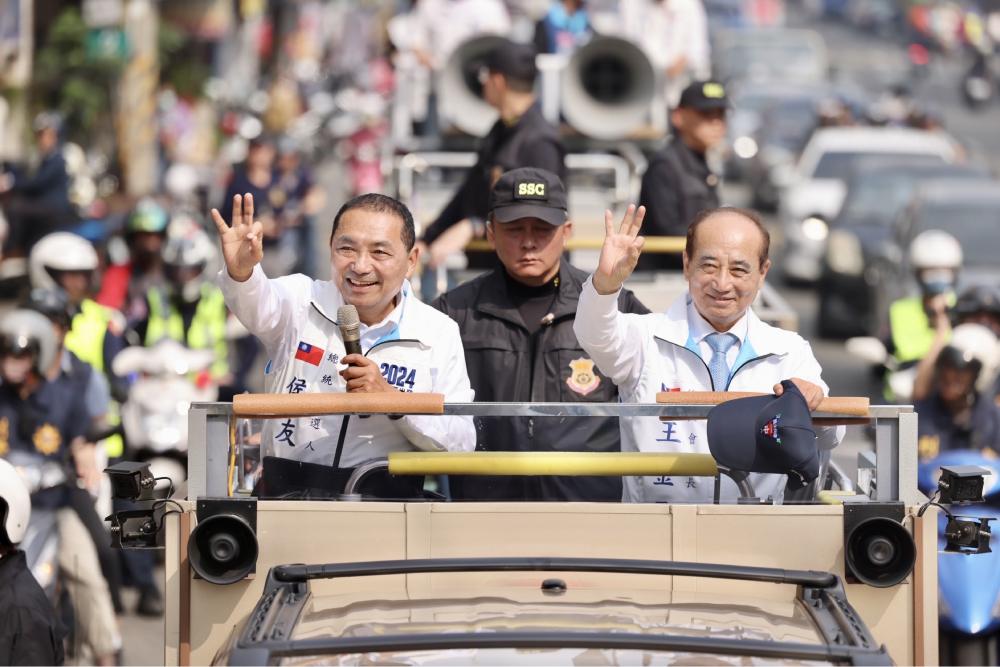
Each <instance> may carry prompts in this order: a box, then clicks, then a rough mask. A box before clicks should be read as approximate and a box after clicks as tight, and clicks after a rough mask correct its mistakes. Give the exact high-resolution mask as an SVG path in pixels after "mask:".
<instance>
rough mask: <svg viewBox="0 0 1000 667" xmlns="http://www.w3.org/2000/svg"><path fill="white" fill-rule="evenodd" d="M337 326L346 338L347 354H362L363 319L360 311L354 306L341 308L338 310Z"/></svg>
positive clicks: (345, 348)
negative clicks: (359, 313)
mask: <svg viewBox="0 0 1000 667" xmlns="http://www.w3.org/2000/svg"><path fill="white" fill-rule="evenodd" d="M337 326H338V327H340V333H341V335H343V337H344V351H345V353H346V354H361V319H360V318H359V317H358V309H357V308H355V307H354V306H350V305H347V306H341V307H340V308H338V309H337Z"/></svg>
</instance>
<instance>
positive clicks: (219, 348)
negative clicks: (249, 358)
mask: <svg viewBox="0 0 1000 667" xmlns="http://www.w3.org/2000/svg"><path fill="white" fill-rule="evenodd" d="M146 299H147V301H148V302H149V321H148V324H147V325H146V340H145V341H143V342H144V344H145V345H146V347H152V346H153V345H156V343H157V342H159V341H160V340H163V339H164V338H172V339H173V340H175V341H177V342H178V343H185V336H184V318H183V317H181V314H180V312H179V311H178V310H177V308H175V307H174V305H173V304H172V303H170V301H169V300H168V299H167V298H166V297H165V296H164V295H163V293H162V292H161V291H160V290H159V289H158V288H156V287H151V288H150V289H149V291H148V292H147V293H146ZM226 312H227V311H226V300H225V298H224V297H223V296H222V290H220V289H219V288H218V287H216V286H215V285H213V284H211V283H208V282H206V283H204V284H202V286H201V299H199V300H198V307H197V308H196V309H195V312H194V318H193V319H192V320H191V327H190V328H189V329H188V332H187V337H186V345H187V346H188V347H189V348H191V349H192V350H204V349H211V350H213V351H214V352H215V363H213V364H212V367H211V368H210V369H209V371H210V372H211V374H212V377H213V378H219V377H222V376H223V375H225V374H226V373H228V372H229V344H228V342H227V341H226Z"/></svg>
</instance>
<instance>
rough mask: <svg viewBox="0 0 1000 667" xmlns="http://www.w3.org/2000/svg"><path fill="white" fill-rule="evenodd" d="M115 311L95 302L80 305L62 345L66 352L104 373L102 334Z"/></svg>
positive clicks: (104, 332)
mask: <svg viewBox="0 0 1000 667" xmlns="http://www.w3.org/2000/svg"><path fill="white" fill-rule="evenodd" d="M115 316H116V314H115V311H114V310H112V309H111V308H108V307H107V306H102V305H101V304H99V303H97V302H96V301H92V300H90V299H85V300H84V301H83V303H81V304H80V312H79V313H77V314H76V316H75V317H74V318H73V323H72V325H71V328H70V332H69V333H68V334H66V341H65V342H64V343H63V344H64V345H65V347H66V349H67V350H69V351H70V352H72V353H73V354H75V355H76V356H78V357H80V359H81V360H82V361H86V362H87V363H88V364H90V365H91V366H93V367H94V370H97V371H100V372H102V373H103V372H104V371H105V369H104V334H106V333H107V331H108V324H109V323H110V322H111V321H112V320H113V319H114V318H115Z"/></svg>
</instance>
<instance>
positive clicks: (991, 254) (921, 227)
mask: <svg viewBox="0 0 1000 667" xmlns="http://www.w3.org/2000/svg"><path fill="white" fill-rule="evenodd" d="M928 229H943V230H944V231H946V232H948V233H949V234H951V235H952V236H954V237H955V238H956V239H958V242H959V243H960V244H961V246H962V254H963V255H964V257H965V264H996V261H997V248H1000V206H997V203H996V201H971V202H965V203H961V204H958V203H950V204H945V205H938V206H928V207H927V208H925V209H923V210H922V211H921V212H920V214H919V215H918V216H917V229H915V230H914V235H916V234H919V233H920V232H923V231H926V230H928Z"/></svg>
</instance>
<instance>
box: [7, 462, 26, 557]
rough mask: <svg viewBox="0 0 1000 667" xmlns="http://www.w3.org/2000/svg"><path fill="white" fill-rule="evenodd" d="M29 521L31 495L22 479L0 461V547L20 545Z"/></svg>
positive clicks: (17, 473) (14, 469)
mask: <svg viewBox="0 0 1000 667" xmlns="http://www.w3.org/2000/svg"><path fill="white" fill-rule="evenodd" d="M30 519H31V495H30V494H29V493H28V486H27V484H25V483H24V479H23V478H22V477H21V474H20V473H19V472H18V471H17V468H15V467H14V466H12V465H11V464H10V463H8V462H7V461H5V460H3V459H0V546H7V545H16V544H20V543H21V541H22V540H23V539H24V533H25V531H27V530H28V521H29V520H30Z"/></svg>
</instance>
